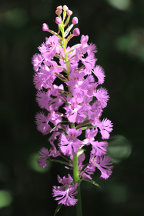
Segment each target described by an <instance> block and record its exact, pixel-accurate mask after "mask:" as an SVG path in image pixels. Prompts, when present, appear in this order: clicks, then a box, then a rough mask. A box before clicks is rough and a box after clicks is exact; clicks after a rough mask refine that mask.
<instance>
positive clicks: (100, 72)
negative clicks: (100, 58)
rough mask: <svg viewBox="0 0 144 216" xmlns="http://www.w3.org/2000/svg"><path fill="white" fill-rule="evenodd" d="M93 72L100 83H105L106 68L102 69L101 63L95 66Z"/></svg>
mask: <svg viewBox="0 0 144 216" xmlns="http://www.w3.org/2000/svg"><path fill="white" fill-rule="evenodd" d="M93 73H94V74H95V76H96V77H97V78H98V84H103V83H104V78H105V74H104V70H103V69H102V67H101V66H99V65H97V66H96V67H95V69H94V70H93Z"/></svg>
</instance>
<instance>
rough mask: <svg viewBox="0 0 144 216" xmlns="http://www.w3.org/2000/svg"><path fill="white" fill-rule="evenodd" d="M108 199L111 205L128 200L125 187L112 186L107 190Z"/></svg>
mask: <svg viewBox="0 0 144 216" xmlns="http://www.w3.org/2000/svg"><path fill="white" fill-rule="evenodd" d="M107 192H108V199H109V200H110V201H111V202H112V203H123V202H125V201H127V199H128V196H129V195H128V190H127V187H126V186H125V185H122V184H112V185H109V186H108V188H107Z"/></svg>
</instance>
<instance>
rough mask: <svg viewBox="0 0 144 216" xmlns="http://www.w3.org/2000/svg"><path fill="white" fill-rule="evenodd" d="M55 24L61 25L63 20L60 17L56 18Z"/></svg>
mask: <svg viewBox="0 0 144 216" xmlns="http://www.w3.org/2000/svg"><path fill="white" fill-rule="evenodd" d="M55 23H56V24H58V25H59V24H60V23H61V18H60V17H56V18H55Z"/></svg>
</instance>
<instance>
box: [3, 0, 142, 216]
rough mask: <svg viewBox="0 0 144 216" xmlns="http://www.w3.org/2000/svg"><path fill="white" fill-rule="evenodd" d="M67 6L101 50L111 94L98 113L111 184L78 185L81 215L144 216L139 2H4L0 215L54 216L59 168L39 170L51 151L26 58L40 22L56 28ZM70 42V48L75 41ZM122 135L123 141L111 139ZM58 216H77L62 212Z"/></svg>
mask: <svg viewBox="0 0 144 216" xmlns="http://www.w3.org/2000/svg"><path fill="white" fill-rule="evenodd" d="M59 4H62V5H63V4H67V5H68V6H69V8H70V9H71V10H72V11H73V14H74V16H78V18H79V24H78V26H79V28H80V31H81V33H82V34H85V35H86V34H88V35H89V40H90V42H92V43H95V44H96V45H97V48H98V53H97V54H96V55H97V58H98V62H97V63H98V64H100V65H102V66H103V68H104V69H105V74H106V79H105V83H104V87H106V88H107V89H108V91H109V93H110V101H109V103H108V107H107V108H106V109H105V111H104V113H103V117H107V118H109V119H111V120H112V122H113V123H114V131H113V133H112V137H111V139H110V141H109V147H108V150H107V151H108V154H109V155H110V156H111V157H112V159H113V161H114V162H115V164H114V169H113V174H112V176H111V177H110V179H108V180H106V181H105V180H103V179H100V178H99V176H100V173H99V172H97V173H96V174H95V176H94V181H95V182H97V183H98V184H100V185H101V186H102V190H98V189H96V187H95V186H93V185H92V184H89V183H88V182H84V183H82V201H83V212H84V213H83V215H84V216H87V215H98V214H101V215H105V214H106V215H110V216H113V215H117V216H121V215H127V216H128V215H130V216H135V215H137V214H139V215H143V214H144V207H143V196H144V193H143V192H144V191H143V187H142V186H143V181H144V178H143V177H144V169H143V151H144V144H143V110H144V103H143V93H144V85H143V80H144V72H143V71H144V12H143V11H144V1H143V0H89V1H87V0H79V1H76V0H72V1H63V0H61V1H52V0H25V1H19V0H13V1H11V0H1V1H0V32H1V33H0V47H1V49H0V73H1V79H0V93H1V97H0V98H1V101H0V103H1V104H0V120H1V129H0V131H1V138H0V144H1V151H0V216H19V215H21V216H33V215H34V216H41V215H42V216H48V215H49V216H51V215H53V214H54V210H55V208H56V205H57V204H56V202H55V201H53V198H52V190H51V189H52V186H53V185H55V184H57V174H60V175H61V176H62V175H64V174H65V173H64V170H63V166H62V165H58V164H56V163H55V164H53V163H50V164H48V168H47V169H40V168H39V167H38V164H37V157H38V153H37V152H38V151H39V149H40V148H41V147H42V146H47V145H48V140H47V137H46V136H42V135H41V134H40V133H39V132H38V131H37V130H36V127H35V123H34V116H35V114H36V112H37V111H39V110H40V109H39V107H38V105H37V104H36V102H35V94H36V90H35V88H34V85H33V81H32V80H33V73H34V72H33V68H32V65H31V58H32V56H33V54H34V53H36V52H38V50H37V47H38V46H39V45H40V44H41V43H42V42H43V41H44V39H45V37H46V36H48V34H47V33H45V32H42V30H41V26H42V23H43V22H46V23H48V25H49V26H50V28H51V29H56V24H55V23H54V19H55V14H54V12H55V8H56V7H57V6H58V5H59ZM78 41H79V39H78V38H73V39H72V41H71V44H74V43H76V42H78ZM116 134H120V135H116ZM58 214H59V215H63V216H64V215H69V216H71V215H72V216H73V215H75V208H64V207H63V208H61V210H60V212H59V213H58Z"/></svg>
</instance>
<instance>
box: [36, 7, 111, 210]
mask: <svg viewBox="0 0 144 216" xmlns="http://www.w3.org/2000/svg"><path fill="white" fill-rule="evenodd" d="M56 14H57V17H56V19H55V22H56V24H57V25H58V32H54V31H52V30H50V28H49V26H48V25H47V24H46V23H44V24H43V27H42V29H43V31H47V32H50V33H51V34H52V36H50V37H46V39H45V42H43V43H42V44H41V45H40V46H39V47H38V50H39V53H38V54H35V55H34V56H33V59H32V63H33V68H34V71H35V74H34V85H35V87H36V89H37V96H36V101H37V102H38V105H39V106H40V108H41V109H43V112H40V113H38V114H37V115H36V125H37V129H38V131H40V132H41V133H42V134H44V135H51V136H50V138H49V146H50V147H49V148H45V147H43V148H42V149H41V150H40V157H39V159H38V162H39V165H40V166H41V167H43V168H45V167H46V166H47V160H49V159H50V158H57V157H59V158H60V157H61V158H65V159H66V161H67V162H68V163H69V168H68V167H67V168H68V169H67V171H69V172H71V170H72V169H73V157H74V155H78V169H79V179H80V180H82V179H85V178H88V179H92V175H93V174H94V173H95V172H97V171H98V170H99V171H100V172H101V177H102V178H104V179H107V178H108V177H109V176H110V175H111V173H112V161H111V159H110V157H109V156H108V155H107V154H106V149H107V145H108V142H107V140H108V139H109V137H110V132H111V131H112V122H111V121H110V120H108V119H107V118H105V119H102V112H103V109H104V108H105V107H106V106H107V102H108V100H109V95H108V92H107V90H106V89H105V88H103V87H102V86H101V85H102V84H103V83H104V79H105V74H104V70H103V68H102V67H101V66H99V65H96V61H97V59H96V58H95V53H96V52H97V50H96V46H95V45H94V44H91V43H89V37H88V35H82V36H81V38H80V43H78V44H75V45H73V46H71V47H70V46H68V42H69V41H70V40H71V39H72V38H73V37H75V36H79V35H80V30H79V29H78V28H74V30H73V32H72V33H70V32H71V30H72V28H73V27H75V25H76V24H78V18H77V17H73V18H72V24H71V25H69V26H68V23H69V21H70V18H71V15H72V11H71V10H69V9H68V7H67V6H66V5H64V6H63V7H62V6H59V7H57V9H56ZM62 15H63V17H62ZM67 26H68V27H67ZM66 27H67V28H66ZM58 79H59V84H58V85H57V83H58V82H57V80H58ZM98 133H100V135H101V140H100V139H97V135H98ZM82 137H85V138H84V139H83V138H82ZM56 143H57V144H56ZM87 146H90V149H91V151H90V153H89V155H90V158H89V163H88V164H87V165H86V164H85V163H84V162H85V151H86V149H87V148H86V147H87ZM58 181H59V183H60V184H61V185H62V186H54V187H53V196H54V197H55V199H56V200H58V204H64V205H67V206H71V205H75V204H76V202H77V199H76V198H75V196H76V194H77V187H78V185H79V183H74V181H73V178H72V176H71V175H70V174H68V177H65V176H64V177H63V178H60V177H59V176H58Z"/></svg>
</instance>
